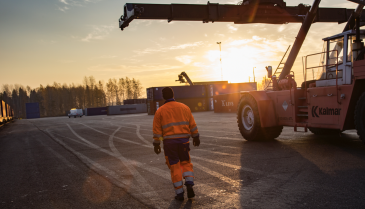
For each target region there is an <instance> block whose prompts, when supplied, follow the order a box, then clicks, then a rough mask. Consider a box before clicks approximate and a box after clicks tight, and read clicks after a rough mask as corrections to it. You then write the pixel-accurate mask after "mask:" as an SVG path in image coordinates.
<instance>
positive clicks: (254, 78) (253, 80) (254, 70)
mask: <svg viewBox="0 0 365 209" xmlns="http://www.w3.org/2000/svg"><path fill="white" fill-rule="evenodd" d="M255 68H256V67H254V68H253V82H254V83H255V82H256V81H255V80H256V79H255Z"/></svg>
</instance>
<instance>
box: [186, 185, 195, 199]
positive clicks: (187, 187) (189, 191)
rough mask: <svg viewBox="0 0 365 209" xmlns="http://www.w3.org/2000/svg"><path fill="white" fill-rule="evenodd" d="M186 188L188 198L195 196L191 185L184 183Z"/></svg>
mask: <svg viewBox="0 0 365 209" xmlns="http://www.w3.org/2000/svg"><path fill="white" fill-rule="evenodd" d="M186 190H187V191H188V198H189V199H190V198H193V197H195V193H194V190H193V186H192V185H186Z"/></svg>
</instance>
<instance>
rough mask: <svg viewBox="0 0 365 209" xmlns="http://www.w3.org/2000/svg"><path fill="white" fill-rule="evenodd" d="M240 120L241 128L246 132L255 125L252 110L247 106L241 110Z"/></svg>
mask: <svg viewBox="0 0 365 209" xmlns="http://www.w3.org/2000/svg"><path fill="white" fill-rule="evenodd" d="M241 119H242V124H243V127H244V128H245V129H246V130H251V129H252V128H253V125H254V123H255V117H254V114H253V111H252V108H251V107H250V106H249V105H245V106H244V107H243V109H242V113H241Z"/></svg>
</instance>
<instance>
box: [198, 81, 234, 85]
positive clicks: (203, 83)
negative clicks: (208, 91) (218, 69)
mask: <svg viewBox="0 0 365 209" xmlns="http://www.w3.org/2000/svg"><path fill="white" fill-rule="evenodd" d="M210 84H228V81H203V82H194V85H210Z"/></svg>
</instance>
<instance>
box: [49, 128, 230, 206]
mask: <svg viewBox="0 0 365 209" xmlns="http://www.w3.org/2000/svg"><path fill="white" fill-rule="evenodd" d="M48 133H49V134H50V135H52V132H49V131H48ZM54 134H57V133H54ZM57 135H60V134H57ZM60 136H61V137H65V138H68V139H70V140H72V141H74V142H77V143H80V144H82V145H85V146H88V147H90V148H97V149H98V150H99V151H102V152H104V153H106V154H109V155H110V156H112V157H116V155H115V153H112V152H110V151H108V150H106V149H103V148H101V147H99V146H97V145H95V144H93V143H91V142H90V143H87V144H85V143H83V142H81V141H79V140H76V139H72V138H69V137H66V136H62V135H60ZM53 137H54V136H53ZM55 140H56V141H58V142H60V140H59V139H55ZM60 144H62V145H65V144H64V143H63V142H61V143H60ZM66 146H67V145H66ZM66 146H65V147H66ZM66 148H67V149H68V148H70V147H68V146H67V147H66ZM70 151H71V152H76V153H75V154H76V155H77V156H79V157H80V159H81V160H83V159H84V158H85V159H86V162H85V164H87V165H92V166H94V167H95V168H99V169H101V170H102V171H104V172H105V173H107V174H108V175H109V176H111V177H113V179H114V180H116V181H118V178H121V177H120V176H118V174H117V173H115V172H114V171H112V170H109V169H107V168H105V167H103V166H101V165H100V164H98V163H96V162H94V161H92V160H90V159H89V158H87V157H86V156H84V155H82V154H81V153H79V152H77V151H75V150H73V149H72V148H70ZM128 161H129V162H130V163H131V165H133V166H137V167H139V168H141V169H144V170H146V171H149V172H151V173H153V174H155V175H158V176H160V177H162V178H165V179H166V180H171V179H170V178H171V176H170V172H168V171H165V170H162V169H159V168H156V167H152V166H149V165H147V164H144V163H141V162H137V161H135V160H128ZM89 167H91V166H89ZM198 169H201V170H203V171H205V172H207V171H208V172H210V171H211V170H210V169H208V168H205V167H203V166H201V168H200V165H199V166H198ZM208 174H210V175H212V174H213V176H215V177H217V176H219V177H220V179H221V180H223V181H226V182H228V181H229V179H230V178H229V177H225V176H223V175H221V174H218V173H216V172H214V171H211V173H208ZM233 181H234V180H231V184H232V182H233ZM113 183H114V182H113ZM116 185H118V186H120V185H119V184H116ZM125 185H127V188H129V187H130V181H127V180H124V181H123V185H122V186H120V187H122V188H126V186H125ZM198 187H199V188H202V189H204V190H206V191H208V193H207V194H204V192H203V191H201V190H200V189H198V190H197V191H198V192H200V193H202V194H203V195H207V196H209V197H213V198H215V199H218V200H220V202H225V200H227V197H224V196H222V195H221V194H220V190H219V189H217V188H214V187H211V186H209V185H207V184H203V183H199V184H198ZM171 190H173V189H171ZM137 194H142V195H144V193H137ZM218 194H219V195H220V196H219V197H217V196H216V195H218ZM141 198H142V197H141ZM158 203H160V202H158ZM231 203H232V202H226V204H231ZM158 205H160V204H158ZM219 205H220V206H223V205H222V203H220V204H219Z"/></svg>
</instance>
